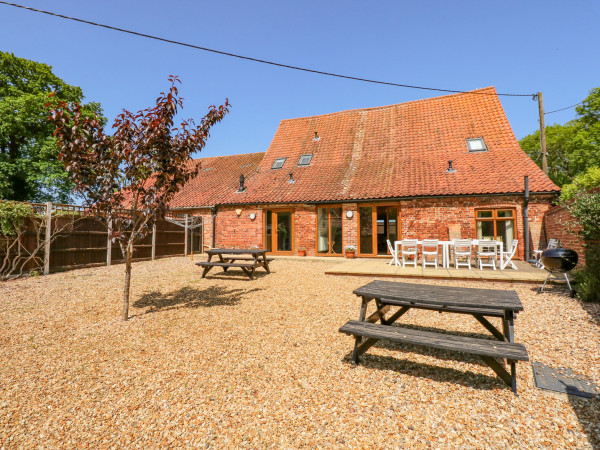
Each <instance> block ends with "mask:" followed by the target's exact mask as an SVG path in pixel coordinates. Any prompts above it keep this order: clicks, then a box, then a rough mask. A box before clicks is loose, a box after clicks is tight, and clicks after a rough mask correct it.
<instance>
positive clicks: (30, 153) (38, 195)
mask: <svg viewBox="0 0 600 450" xmlns="http://www.w3.org/2000/svg"><path fill="white" fill-rule="evenodd" d="M51 92H55V96H54V97H52V99H50V100H49V98H48V95H49V94H50V93H51ZM83 98H84V96H83V93H82V90H81V88H79V87H77V86H71V85H69V84H66V83H65V82H64V81H63V80H61V79H60V78H58V77H57V76H56V75H54V74H53V73H52V68H51V67H50V66H48V65H46V64H42V63H38V62H35V61H30V60H27V59H23V58H18V57H16V56H15V55H14V54H12V53H6V52H0V198H3V199H6V200H18V201H37V202H43V201H57V202H63V203H65V202H68V201H69V200H70V198H71V190H72V183H71V181H70V180H69V177H68V175H67V172H66V171H65V168H64V165H63V164H62V162H60V161H59V160H58V153H59V149H58V147H57V146H56V142H55V140H54V138H53V133H54V129H55V128H54V126H53V124H51V123H50V122H48V120H47V119H48V112H47V111H46V110H45V109H44V105H45V104H46V103H48V102H49V101H50V102H52V103H56V104H58V102H59V101H65V102H79V103H81V102H82V100H83ZM82 109H83V113H84V114H85V115H86V116H93V115H94V113H96V114H97V115H99V116H101V114H102V109H101V108H100V105H99V104H98V103H88V104H86V105H84V106H83V107H82ZM101 120H104V119H103V118H101Z"/></svg>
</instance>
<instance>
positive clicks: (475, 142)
mask: <svg viewBox="0 0 600 450" xmlns="http://www.w3.org/2000/svg"><path fill="white" fill-rule="evenodd" d="M467 148H468V149H469V151H470V152H481V151H485V150H487V149H486V147H485V143H484V142H483V138H475V139H467Z"/></svg>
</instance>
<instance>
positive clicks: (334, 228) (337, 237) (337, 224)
mask: <svg viewBox="0 0 600 450" xmlns="http://www.w3.org/2000/svg"><path fill="white" fill-rule="evenodd" d="M330 235H331V253H335V254H338V255H339V254H341V253H342V208H331V234H330Z"/></svg>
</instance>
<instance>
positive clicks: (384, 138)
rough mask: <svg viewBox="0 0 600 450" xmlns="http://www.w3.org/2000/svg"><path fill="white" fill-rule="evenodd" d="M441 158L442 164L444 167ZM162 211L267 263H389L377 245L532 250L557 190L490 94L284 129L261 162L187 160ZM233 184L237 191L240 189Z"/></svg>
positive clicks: (288, 124)
mask: <svg viewBox="0 0 600 450" xmlns="http://www.w3.org/2000/svg"><path fill="white" fill-rule="evenodd" d="M449 161H451V163H449ZM194 163H197V164H200V166H201V168H200V172H199V175H198V176H197V177H196V178H195V179H193V180H192V181H191V182H189V183H188V184H187V185H186V186H185V188H184V190H183V191H181V192H180V193H179V194H178V195H177V197H176V198H175V199H174V201H173V202H172V204H171V207H172V209H173V210H175V211H178V212H189V213H193V214H195V215H202V216H203V217H204V222H205V226H204V242H205V244H206V245H213V246H216V247H234V248H248V247H251V246H258V247H260V248H266V249H268V250H269V251H270V252H271V253H273V254H281V255H286V254H287V255H292V254H296V253H297V251H298V249H299V248H304V249H306V251H307V254H308V255H323V256H340V255H342V254H343V251H344V248H345V247H346V246H348V245H352V246H355V247H356V248H357V249H358V255H359V256H373V257H375V256H381V255H386V254H387V245H386V240H387V239H390V240H391V241H394V240H398V239H401V238H437V239H440V240H447V239H453V238H459V237H460V238H472V239H475V238H493V239H501V240H502V241H503V242H504V243H505V247H506V246H507V245H508V246H510V244H511V243H512V240H513V239H519V250H518V256H519V257H520V258H523V256H524V236H523V230H524V227H523V215H524V176H525V175H527V176H528V177H529V189H530V201H529V204H528V215H529V230H530V237H531V248H532V249H533V248H537V247H538V245H539V244H540V239H541V238H542V237H541V234H542V224H543V217H544V214H545V212H546V211H547V210H548V209H549V208H550V207H551V202H552V201H553V200H554V199H555V198H556V196H557V194H558V193H559V188H558V187H557V186H556V185H555V184H554V183H552V181H550V179H549V178H548V177H547V176H546V175H545V174H544V173H543V172H542V171H541V170H540V169H539V168H538V166H537V165H536V164H535V163H534V162H533V161H532V160H531V159H530V158H529V157H528V156H527V155H526V154H525V153H524V152H523V151H522V150H521V148H520V147H519V144H518V142H517V139H516V138H515V136H514V133H513V131H512V129H511V127H510V124H509V122H508V120H507V118H506V115H505V114H504V110H503V109H502V105H501V104H500V101H499V99H498V96H497V95H496V91H495V89H494V88H493V87H490V88H484V89H478V90H475V91H472V92H470V93H463V94H453V95H447V96H442V97H436V98H431V99H425V100H418V101H412V102H408V103H400V104H396V105H389V106H382V107H376V108H365V109H357V110H351V111H342V112H336V113H332V114H324V115H319V116H312V117H302V118H298V119H288V120H282V121H281V123H280V125H279V128H278V129H277V132H276V133H275V136H274V137H273V140H272V142H271V145H270V146H269V148H268V150H267V151H266V152H265V153H251V154H243V155H233V156H222V157H212V158H203V159H198V160H194ZM240 175H243V177H244V184H243V187H242V189H240Z"/></svg>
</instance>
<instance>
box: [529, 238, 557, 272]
mask: <svg viewBox="0 0 600 450" xmlns="http://www.w3.org/2000/svg"><path fill="white" fill-rule="evenodd" d="M549 248H558V239H550V240H549V241H548V246H547V247H546V248H545V249H542V250H534V251H533V253H534V255H535V259H537V262H536V263H535V266H536V267H539V268H540V269H543V268H544V265H543V264H542V253H544V250H548V249H549Z"/></svg>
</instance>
